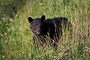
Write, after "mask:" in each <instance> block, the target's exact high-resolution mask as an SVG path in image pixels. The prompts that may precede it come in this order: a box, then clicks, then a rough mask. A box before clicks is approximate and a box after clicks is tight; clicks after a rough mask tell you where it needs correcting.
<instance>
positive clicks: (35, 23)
mask: <svg viewBox="0 0 90 60" xmlns="http://www.w3.org/2000/svg"><path fill="white" fill-rule="evenodd" d="M28 21H29V23H30V29H31V31H32V32H33V33H34V34H38V35H39V34H42V31H43V30H44V28H45V25H46V24H45V15H43V16H41V18H35V19H33V18H31V17H28Z"/></svg>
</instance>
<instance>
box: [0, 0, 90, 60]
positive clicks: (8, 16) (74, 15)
mask: <svg viewBox="0 0 90 60" xmlns="http://www.w3.org/2000/svg"><path fill="white" fill-rule="evenodd" d="M42 15H45V16H46V18H54V17H66V18H67V19H68V20H69V21H70V22H71V23H72V25H73V33H72V37H70V32H69V31H66V32H64V33H63V40H60V42H59V46H58V47H57V50H56V49H54V48H53V47H50V46H45V47H44V48H43V47H39V48H38V49H35V48H34V46H33V34H32V32H31V30H30V28H29V22H28V19H27V18H28V17H29V16H31V17H33V18H37V17H41V16H42ZM0 60H90V1H89V0H7V1H6V0H1V1H0Z"/></svg>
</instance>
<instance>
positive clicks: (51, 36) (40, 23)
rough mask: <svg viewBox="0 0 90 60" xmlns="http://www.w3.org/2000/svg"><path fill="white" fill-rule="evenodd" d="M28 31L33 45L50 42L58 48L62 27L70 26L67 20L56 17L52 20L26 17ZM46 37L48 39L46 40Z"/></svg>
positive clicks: (43, 17)
mask: <svg viewBox="0 0 90 60" xmlns="http://www.w3.org/2000/svg"><path fill="white" fill-rule="evenodd" d="M28 21H29V23H30V29H31V31H32V32H33V34H34V36H33V40H34V44H35V45H37V44H38V43H39V44H40V45H44V44H45V43H46V42H51V43H50V44H53V45H54V46H58V41H59V40H60V39H61V37H62V29H63V28H62V27H63V26H65V28H67V26H72V24H71V23H70V22H68V20H67V18H64V17H58V18H53V19H45V15H43V16H42V17H41V18H35V19H33V18H31V17H28ZM47 37H48V39H47Z"/></svg>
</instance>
